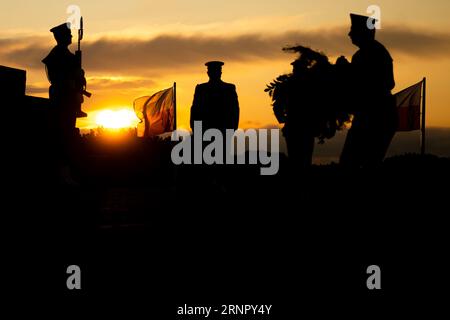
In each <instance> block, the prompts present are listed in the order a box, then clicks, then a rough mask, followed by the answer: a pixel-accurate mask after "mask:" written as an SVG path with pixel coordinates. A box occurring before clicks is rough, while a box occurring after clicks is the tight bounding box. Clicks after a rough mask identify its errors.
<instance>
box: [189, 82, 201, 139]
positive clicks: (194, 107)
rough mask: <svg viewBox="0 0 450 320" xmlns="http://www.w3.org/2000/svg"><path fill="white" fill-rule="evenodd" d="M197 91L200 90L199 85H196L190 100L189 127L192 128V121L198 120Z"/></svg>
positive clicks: (198, 96)
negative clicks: (192, 97)
mask: <svg viewBox="0 0 450 320" xmlns="http://www.w3.org/2000/svg"><path fill="white" fill-rule="evenodd" d="M199 91H200V89H199V86H198V85H197V86H196V87H195V93H194V101H193V102H192V107H191V119H190V124H191V129H192V130H194V121H196V120H198V113H199V103H200V93H199Z"/></svg>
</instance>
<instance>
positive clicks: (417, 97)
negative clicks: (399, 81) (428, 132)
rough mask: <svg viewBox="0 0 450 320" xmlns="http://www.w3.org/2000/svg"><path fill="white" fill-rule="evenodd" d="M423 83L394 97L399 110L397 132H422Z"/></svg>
mask: <svg viewBox="0 0 450 320" xmlns="http://www.w3.org/2000/svg"><path fill="white" fill-rule="evenodd" d="M422 84H423V81H420V82H419V83H416V84H415V85H412V86H411V87H409V88H406V89H404V90H402V91H400V92H398V93H396V94H395V95H394V97H395V101H396V105H397V108H398V109H397V110H398V118H399V122H398V128H397V131H412V130H420V105H421V96H422Z"/></svg>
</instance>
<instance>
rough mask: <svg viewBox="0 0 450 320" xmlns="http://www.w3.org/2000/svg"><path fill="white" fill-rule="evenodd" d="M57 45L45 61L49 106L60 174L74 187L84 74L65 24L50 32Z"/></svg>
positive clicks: (68, 29) (67, 26)
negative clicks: (74, 156) (74, 150)
mask: <svg viewBox="0 0 450 320" xmlns="http://www.w3.org/2000/svg"><path fill="white" fill-rule="evenodd" d="M50 31H51V32H52V33H53V36H54V37H55V40H56V42H57V45H56V46H55V47H54V48H53V49H52V50H51V51H50V53H49V54H48V55H47V57H45V58H44V59H43V60H42V62H43V63H44V64H45V67H46V72H47V77H48V79H49V81H50V83H51V85H50V89H49V97H50V104H51V107H52V111H53V113H54V116H55V118H54V122H55V130H56V132H55V135H56V139H57V144H58V148H57V149H58V150H57V152H58V154H59V161H60V166H61V175H62V178H63V179H64V181H65V182H67V183H69V184H71V183H72V182H73V181H72V178H71V175H70V170H69V165H70V154H71V152H72V148H73V141H74V139H75V138H76V136H77V135H78V131H77V129H76V126H75V125H76V118H77V117H78V116H84V115H85V114H84V115H83V114H82V112H81V109H80V106H81V102H82V99H83V96H82V94H81V88H82V86H83V83H85V79H84V72H83V70H82V69H81V68H80V65H79V62H78V60H77V57H76V56H75V55H74V54H73V53H71V52H70V51H69V49H68V46H69V45H70V44H71V43H72V34H71V31H70V28H69V25H68V23H63V24H61V25H59V26H56V27H54V28H52V29H51V30H50Z"/></svg>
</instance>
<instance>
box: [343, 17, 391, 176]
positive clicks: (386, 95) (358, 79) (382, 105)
mask: <svg viewBox="0 0 450 320" xmlns="http://www.w3.org/2000/svg"><path fill="white" fill-rule="evenodd" d="M367 19H369V18H368V17H364V16H358V15H352V25H353V26H352V28H355V27H356V28H367ZM373 32H375V31H373ZM350 79H351V80H350V86H351V88H350V91H351V92H350V93H351V99H350V103H351V104H352V108H351V109H352V113H353V114H354V119H353V122H352V127H351V129H350V130H349V132H348V134H347V139H346V141H345V145H344V149H343V152H342V155H341V159H340V162H341V164H343V165H347V166H353V167H359V166H374V165H378V164H380V163H381V162H382V161H383V159H384V157H385V155H386V152H387V149H388V147H389V144H390V142H391V140H392V138H393V136H394V134H395V132H396V129H397V123H398V119H397V110H396V107H395V100H394V97H393V96H392V94H391V90H392V89H393V88H394V86H395V81H394V72H393V60H392V57H391V55H390V54H389V52H388V51H387V49H386V48H385V47H384V46H383V45H382V44H381V43H379V42H378V41H376V40H375V39H372V40H370V41H367V43H365V44H364V45H363V46H361V47H360V49H359V50H358V51H357V52H356V53H355V54H354V55H353V57H352V61H351V65H350Z"/></svg>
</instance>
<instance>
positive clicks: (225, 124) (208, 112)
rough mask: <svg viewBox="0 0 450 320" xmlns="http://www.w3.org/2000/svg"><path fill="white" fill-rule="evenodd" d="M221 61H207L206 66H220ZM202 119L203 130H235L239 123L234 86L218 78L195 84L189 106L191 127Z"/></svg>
mask: <svg viewBox="0 0 450 320" xmlns="http://www.w3.org/2000/svg"><path fill="white" fill-rule="evenodd" d="M222 65H223V63H221V62H216V61H212V62H208V63H206V66H208V68H209V69H210V68H221V66H222ZM194 121H202V127H203V130H207V129H211V128H215V129H219V130H221V131H225V129H234V130H236V129H237V128H238V125H239V102H238V96H237V93H236V86H235V85H234V84H231V83H226V82H223V81H222V80H220V79H217V80H214V81H212V80H210V81H209V82H206V83H202V84H199V85H197V87H196V88H195V93H194V101H193V103H192V107H191V121H190V122H191V128H192V129H193V128H194Z"/></svg>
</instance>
